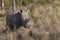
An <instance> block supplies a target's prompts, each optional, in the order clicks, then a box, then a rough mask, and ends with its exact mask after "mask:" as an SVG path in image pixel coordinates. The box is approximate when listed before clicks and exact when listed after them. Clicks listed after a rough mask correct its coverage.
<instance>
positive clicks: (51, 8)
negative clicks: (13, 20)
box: [0, 4, 60, 40]
mask: <svg viewBox="0 0 60 40" xmlns="http://www.w3.org/2000/svg"><path fill="white" fill-rule="evenodd" d="M31 8H32V9H33V10H32V13H30V14H31V15H30V16H32V17H31V19H30V20H29V22H28V24H27V28H26V29H25V28H24V27H21V28H19V29H18V30H17V32H16V31H14V32H12V31H9V30H6V27H5V17H3V18H0V40H60V6H56V5H55V4H54V5H44V6H43V5H35V6H33V7H31ZM30 10H31V9H30Z"/></svg>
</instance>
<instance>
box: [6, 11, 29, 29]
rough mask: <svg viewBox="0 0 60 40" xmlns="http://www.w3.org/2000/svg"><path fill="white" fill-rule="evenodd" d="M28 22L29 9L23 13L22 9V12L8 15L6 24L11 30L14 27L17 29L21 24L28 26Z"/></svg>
mask: <svg viewBox="0 0 60 40" xmlns="http://www.w3.org/2000/svg"><path fill="white" fill-rule="evenodd" d="M27 22H28V11H27V12H26V13H23V12H22V10H20V12H17V13H14V14H8V15H7V17H6V24H7V27H8V28H9V29H10V30H13V29H14V28H15V29H17V28H19V27H21V26H24V27H25V28H26V24H27Z"/></svg>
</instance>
